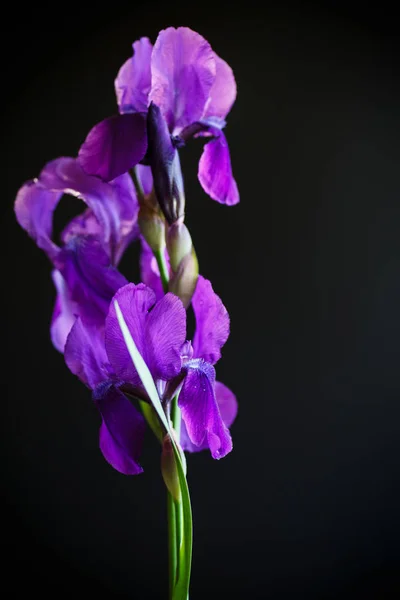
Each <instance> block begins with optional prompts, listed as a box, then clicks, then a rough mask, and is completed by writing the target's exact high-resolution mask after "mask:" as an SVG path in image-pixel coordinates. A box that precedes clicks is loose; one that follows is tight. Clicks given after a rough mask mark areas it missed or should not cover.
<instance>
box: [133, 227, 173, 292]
mask: <svg viewBox="0 0 400 600" xmlns="http://www.w3.org/2000/svg"><path fill="white" fill-rule="evenodd" d="M141 243H142V249H141V253H140V279H141V281H143V283H144V284H145V285H147V286H148V287H149V288H151V289H152V290H153V292H154V293H155V295H156V299H157V300H161V298H162V297H163V296H164V290H163V287H162V283H161V278H160V271H159V269H158V266H157V261H156V258H155V256H154V254H153V251H152V249H151V248H150V246H149V245H148V243H147V242H146V241H145V240H144V239H143V238H142V239H141ZM164 254H165V259H166V261H167V263H168V255H167V251H166V250H165V251H164Z"/></svg>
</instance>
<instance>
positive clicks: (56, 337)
mask: <svg viewBox="0 0 400 600" xmlns="http://www.w3.org/2000/svg"><path fill="white" fill-rule="evenodd" d="M52 278H53V282H54V285H55V287H56V290H57V297H56V303H55V305H54V310H53V316H52V318H51V325H50V337H51V341H52V342H53V346H54V347H55V348H56V350H58V351H59V352H64V347H65V343H66V341H67V337H68V334H69V332H70V331H71V329H72V326H73V324H74V323H75V319H76V315H77V314H79V309H78V307H77V305H76V304H75V302H73V301H72V299H71V296H70V294H69V291H68V286H67V284H66V281H65V279H64V277H63V276H62V275H61V273H60V271H57V270H54V271H53V272H52Z"/></svg>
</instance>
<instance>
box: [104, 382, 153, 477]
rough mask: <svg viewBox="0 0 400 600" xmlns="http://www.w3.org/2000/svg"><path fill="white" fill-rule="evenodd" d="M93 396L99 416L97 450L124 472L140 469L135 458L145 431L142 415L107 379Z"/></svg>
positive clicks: (130, 472) (136, 473)
mask: <svg viewBox="0 0 400 600" xmlns="http://www.w3.org/2000/svg"><path fill="white" fill-rule="evenodd" d="M93 400H94V402H95V404H96V406H97V408H98V409H99V411H100V414H101V417H102V419H103V422H102V424H101V427H100V450H101V451H102V453H103V456H104V458H105V459H106V461H107V462H109V463H110V465H111V466H112V467H114V469H116V470H117V471H119V472H120V473H123V474H124V475H138V474H139V473H142V472H143V469H142V467H141V466H140V464H139V462H138V461H139V457H140V454H141V451H142V445H143V438H144V432H145V421H144V418H143V416H142V415H141V414H140V412H139V411H138V410H137V409H136V408H135V407H134V406H133V404H132V403H131V402H130V401H129V400H128V399H127V398H126V396H125V395H124V394H123V393H122V392H121V391H120V390H119V389H118V388H117V387H115V385H113V384H112V383H111V382H105V383H103V384H100V385H99V386H98V387H97V388H96V389H95V391H94V393H93Z"/></svg>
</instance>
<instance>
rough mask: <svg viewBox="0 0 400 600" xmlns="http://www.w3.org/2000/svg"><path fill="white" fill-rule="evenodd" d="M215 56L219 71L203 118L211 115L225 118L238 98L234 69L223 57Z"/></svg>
mask: <svg viewBox="0 0 400 600" xmlns="http://www.w3.org/2000/svg"><path fill="white" fill-rule="evenodd" d="M214 56H215V64H216V68H217V72H216V76H215V79H214V83H213V85H212V88H211V90H210V95H209V98H208V102H207V105H206V110H205V114H204V115H203V119H208V118H210V117H218V118H219V119H225V117H226V115H227V114H228V112H229V111H230V110H231V108H232V105H233V103H234V102H235V100H236V92H237V90H236V81H235V77H234V75H233V71H232V69H231V68H230V66H229V65H228V63H226V62H225V61H224V60H222V58H220V57H219V56H217V55H216V54H215V55H214Z"/></svg>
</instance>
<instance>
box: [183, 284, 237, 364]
mask: <svg viewBox="0 0 400 600" xmlns="http://www.w3.org/2000/svg"><path fill="white" fill-rule="evenodd" d="M192 306H193V311H194V314H195V317H196V330H195V334H194V338H193V353H194V356H195V357H196V358H203V359H204V360H205V361H207V362H210V363H211V364H212V365H215V363H216V362H217V361H218V360H219V359H220V358H221V348H222V346H223V345H224V344H225V342H226V340H227V339H228V336H229V315H228V311H227V310H226V308H225V306H224V305H223V304H222V301H221V298H220V297H219V296H217V294H216V293H215V292H214V290H213V288H212V285H211V282H210V281H208V279H204V277H202V276H201V275H199V278H198V280H197V285H196V290H195V292H194V295H193V298H192Z"/></svg>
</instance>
